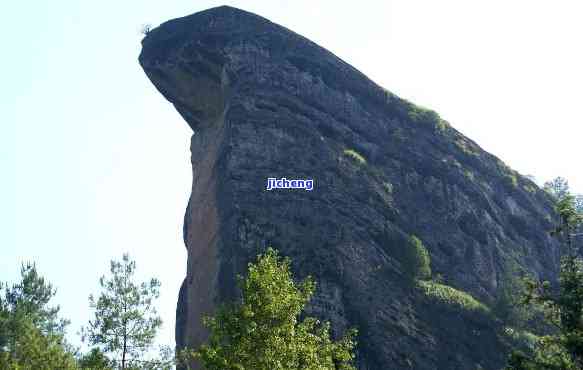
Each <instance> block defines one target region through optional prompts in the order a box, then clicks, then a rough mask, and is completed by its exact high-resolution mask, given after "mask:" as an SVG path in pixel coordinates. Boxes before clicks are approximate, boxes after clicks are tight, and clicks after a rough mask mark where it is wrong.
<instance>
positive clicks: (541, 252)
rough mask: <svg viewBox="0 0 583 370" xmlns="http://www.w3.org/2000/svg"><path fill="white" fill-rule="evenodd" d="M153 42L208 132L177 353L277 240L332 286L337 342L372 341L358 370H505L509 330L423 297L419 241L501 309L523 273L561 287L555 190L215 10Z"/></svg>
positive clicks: (325, 55)
mask: <svg viewBox="0 0 583 370" xmlns="http://www.w3.org/2000/svg"><path fill="white" fill-rule="evenodd" d="M142 45H143V50H142V53H141V54H140V57H139V61H140V64H141V65H142V67H143V69H144V71H145V72H146V74H147V76H148V77H149V78H150V80H151V81H152V83H153V84H154V85H155V86H156V88H157V89H158V90H159V91H160V92H161V93H162V94H163V95H164V97H165V98H166V99H168V100H169V101H170V102H171V103H172V104H173V105H174V106H175V107H176V109H177V110H178V112H179V113H180V114H181V115H182V117H184V119H185V121H186V122H187V123H188V124H189V125H190V127H191V128H192V129H193V131H194V134H193V136H192V146H191V151H192V166H193V185H192V195H191V198H190V201H189V204H188V207H187V211H186V215H185V220H184V241H185V244H186V248H187V249H188V261H187V265H188V269H187V270H188V272H187V276H186V278H185V280H184V282H183V284H182V287H181V289H180V295H179V299H178V307H177V324H176V342H177V346H178V347H183V346H197V345H199V344H200V343H201V342H202V341H204V340H205V339H206V338H207V332H206V331H205V330H204V328H203V327H202V325H201V315H203V314H208V313H212V312H213V309H214V308H215V307H216V305H217V304H218V303H220V302H224V301H226V300H229V299H232V298H234V297H236V296H237V291H236V287H235V276H236V275H237V274H242V273H244V271H245V269H246V264H247V263H248V262H249V261H250V260H252V259H254V258H255V256H256V255H257V254H258V253H260V252H262V251H263V250H265V248H266V247H267V246H270V245H271V246H274V247H276V248H277V249H279V250H280V251H281V253H282V254H283V255H286V256H289V257H291V258H292V260H293V264H294V266H293V267H294V272H295V274H296V276H298V277H299V278H302V277H304V276H306V275H309V274H310V275H313V276H314V277H315V278H316V280H317V281H318V290H317V295H316V297H315V298H314V300H313V301H312V302H311V304H310V307H309V313H310V314H312V315H317V316H319V317H320V318H323V319H328V320H331V322H332V324H333V330H334V333H335V334H336V335H339V334H341V333H342V331H343V330H344V329H345V328H346V327H349V326H355V327H357V328H358V329H359V331H360V337H359V349H358V367H359V369H427V370H429V369H463V370H467V369H497V368H500V367H501V366H502V365H503V362H504V358H505V351H506V349H505V348H504V345H503V344H502V342H501V341H500V337H499V334H498V333H497V331H496V322H495V320H494V319H493V318H492V317H491V316H490V315H487V314H483V312H482V313H480V312H478V311H475V312H474V311H472V310H470V309H467V308H465V307H463V305H461V306H460V305H455V304H451V302H447V301H446V300H445V301H444V300H439V299H435V297H434V296H431V295H427V294H425V293H424V292H423V290H422V289H419V288H416V287H415V286H414V285H412V284H411V283H410V282H409V280H408V279H407V278H406V275H407V269H408V266H407V265H406V263H404V262H405V259H404V258H403V255H404V254H405V253H404V251H405V249H406V248H409V247H410V246H409V244H408V243H407V239H408V237H409V236H410V235H416V236H418V237H419V238H420V239H421V240H422V242H423V244H424V245H425V246H426V247H427V249H428V250H429V253H430V255H431V261H432V270H433V275H434V276H438V275H441V276H442V279H443V282H444V284H447V285H449V286H451V287H454V288H456V289H457V290H459V291H463V292H466V293H468V294H470V295H472V296H473V297H474V298H476V299H477V300H479V301H481V302H482V303H484V304H485V305H489V304H491V303H492V301H493V300H494V298H495V297H496V294H497V291H498V289H499V287H500V284H501V281H502V280H501V276H502V273H503V272H504V270H505V269H507V268H509V266H511V265H518V266H520V267H521V268H523V269H524V270H526V271H528V272H530V273H532V274H534V275H536V276H539V277H541V278H547V279H555V278H556V276H557V271H556V268H555V267H554V266H557V259H558V245H557V244H556V243H555V242H554V241H553V240H551V239H550V237H549V236H548V234H547V233H546V232H545V230H548V229H550V228H551V227H552V221H553V217H554V215H553V214H552V205H551V203H550V201H549V199H548V198H547V196H546V195H545V194H544V193H543V191H541V190H540V189H539V188H538V187H537V186H536V185H534V184H533V183H532V182H531V181H530V180H528V179H527V178H525V177H523V176H521V175H520V174H518V173H516V172H515V171H513V170H512V169H510V168H508V167H507V166H506V165H504V163H503V162H501V161H500V160H499V159H497V158H496V157H494V156H493V155H491V154H489V153H487V152H485V151H483V150H482V149H481V148H480V147H479V146H478V145H477V144H476V143H474V142H473V141H471V140H470V139H468V138H466V137H464V136H463V135H461V134H460V133H459V132H457V131H456V130H455V129H453V128H452V127H451V126H450V125H449V124H448V123H447V122H445V121H443V120H441V119H440V118H439V116H438V115H437V114H435V113H434V112H431V111H427V110H424V109H422V108H419V107H416V106H415V105H413V104H411V103H409V102H407V101H405V100H403V99H401V98H399V97H397V96H395V95H394V94H392V93H390V92H388V91H386V90H385V89H383V88H381V87H379V86H378V85H376V84H375V83H374V82H372V81H371V80H369V79H368V78H367V77H366V76H364V75H363V74H362V73H360V72H359V71H357V70H356V69H355V68H353V67H351V66H350V65H348V64H347V63H345V62H344V61H342V60H341V59H339V58H338V57H336V56H335V55H334V54H332V53H330V52H329V51H327V50H325V49H323V48H321V47H320V46H318V45H316V44H314V43H313V42H311V41H309V40H307V39H305V38H303V37H302V36H299V35H297V34H295V33H293V32H292V31H290V30H288V29H286V28H284V27H281V26H279V25H277V24H274V23H272V22H270V21H268V20H266V19H264V18H261V17H259V16H257V15H254V14H251V13H248V12H245V11H242V10H238V9H234V8H230V7H219V8H214V9H210V10H207V11H203V12H200V13H196V14H193V15H190V16H188V17H184V18H179V19H175V20H171V21H169V22H166V23H164V24H162V25H161V26H160V27H158V28H156V29H154V30H152V31H151V32H150V33H149V34H148V35H147V36H146V37H145V38H144V40H143V41H142ZM493 109H495V107H493ZM476 114H479V112H477V113H476ZM500 134H501V135H503V134H504V133H500ZM268 177H278V178H280V177H286V178H288V179H293V178H313V179H314V189H313V190H312V191H305V190H289V189H288V190H284V189H279V190H272V191H266V190H265V187H266V180H267V178H268Z"/></svg>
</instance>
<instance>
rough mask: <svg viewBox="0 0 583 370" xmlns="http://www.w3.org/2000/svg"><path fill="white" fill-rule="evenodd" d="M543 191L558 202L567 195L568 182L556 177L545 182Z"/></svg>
mask: <svg viewBox="0 0 583 370" xmlns="http://www.w3.org/2000/svg"><path fill="white" fill-rule="evenodd" d="M543 190H544V191H546V192H547V193H549V194H550V195H551V197H553V199H554V200H555V201H560V200H561V199H563V198H564V197H565V196H567V195H568V194H569V182H568V181H567V179H565V178H563V177H556V178H554V179H553V180H551V181H547V182H545V183H544V185H543Z"/></svg>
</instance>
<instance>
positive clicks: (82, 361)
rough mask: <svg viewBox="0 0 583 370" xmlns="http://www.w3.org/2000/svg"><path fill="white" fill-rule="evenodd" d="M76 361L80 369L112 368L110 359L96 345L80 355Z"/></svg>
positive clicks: (104, 369) (107, 369)
mask: <svg viewBox="0 0 583 370" xmlns="http://www.w3.org/2000/svg"><path fill="white" fill-rule="evenodd" d="M78 363H79V367H80V368H81V369H90V370H109V369H111V368H112V364H111V361H109V359H108V358H107V356H106V355H105V354H104V353H103V352H102V351H101V350H100V349H99V348H98V347H95V348H92V349H91V350H90V351H89V353H87V354H85V355H83V356H81V357H80V358H79V361H78Z"/></svg>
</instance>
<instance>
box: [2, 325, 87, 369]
mask: <svg viewBox="0 0 583 370" xmlns="http://www.w3.org/2000/svg"><path fill="white" fill-rule="evenodd" d="M12 339H13V343H12V344H11V346H10V347H9V349H7V350H0V369H11V370H20V369H22V370H24V369H26V370H32V369H34V370H53V369H62V370H73V369H77V365H76V362H75V358H74V356H73V354H72V353H71V351H69V350H68V347H67V346H66V344H65V343H64V340H63V337H62V336H60V335H56V334H43V333H42V332H41V330H40V329H39V328H37V327H36V326H35V324H34V323H33V322H32V321H31V320H27V319H23V320H21V321H19V322H18V326H17V330H16V331H15V332H14V337H13V338H12Z"/></svg>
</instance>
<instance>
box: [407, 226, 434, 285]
mask: <svg viewBox="0 0 583 370" xmlns="http://www.w3.org/2000/svg"><path fill="white" fill-rule="evenodd" d="M405 268H406V270H407V273H408V274H409V276H410V277H411V278H412V279H414V280H428V279H431V258H430V256H429V252H428V251H427V248H425V246H424V245H423V242H422V241H421V240H420V239H419V238H418V237H416V236H415V235H411V237H410V238H409V241H408V245H407V247H406V248H405Z"/></svg>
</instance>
